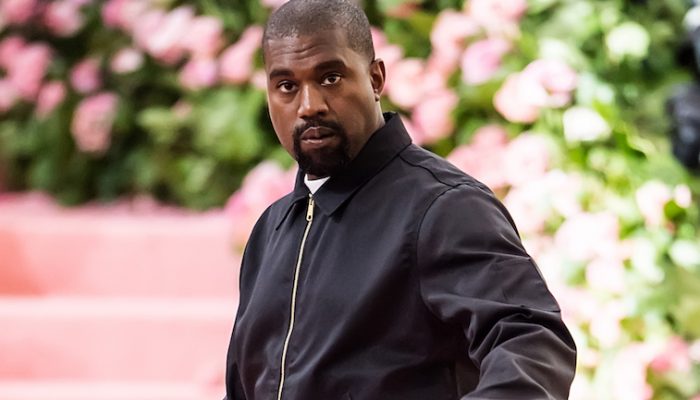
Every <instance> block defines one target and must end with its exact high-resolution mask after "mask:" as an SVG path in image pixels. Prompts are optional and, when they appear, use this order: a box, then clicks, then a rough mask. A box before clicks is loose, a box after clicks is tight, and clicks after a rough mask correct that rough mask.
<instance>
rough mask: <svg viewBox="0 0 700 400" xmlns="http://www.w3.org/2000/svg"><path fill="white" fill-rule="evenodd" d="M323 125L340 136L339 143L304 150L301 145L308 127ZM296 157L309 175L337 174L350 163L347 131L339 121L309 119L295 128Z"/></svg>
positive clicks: (321, 176)
mask: <svg viewBox="0 0 700 400" xmlns="http://www.w3.org/2000/svg"><path fill="white" fill-rule="evenodd" d="M313 127H323V128H325V129H327V130H328V131H330V132H331V134H332V135H333V136H335V137H337V138H338V143H337V144H336V145H333V146H325V147H322V148H318V149H313V150H308V151H304V150H303V149H302V146H301V135H302V133H304V131H305V130H306V129H308V128H313ZM293 137H294V157H295V158H296V160H297V163H299V168H300V169H301V170H302V171H304V172H305V173H306V174H308V175H313V176H316V177H318V178H323V177H326V176H331V175H335V174H337V173H338V172H340V171H342V170H343V169H345V168H346V167H347V165H348V164H349V163H350V160H351V157H350V142H349V140H348V135H347V132H345V129H343V127H342V126H340V125H339V124H338V123H336V122H333V121H322V120H320V119H309V120H306V121H305V122H304V124H302V125H299V126H296V127H295V128H294V136H293Z"/></svg>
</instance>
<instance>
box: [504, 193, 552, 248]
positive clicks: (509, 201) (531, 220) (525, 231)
mask: <svg viewBox="0 0 700 400" xmlns="http://www.w3.org/2000/svg"><path fill="white" fill-rule="evenodd" d="M547 200H548V198H547V191H546V188H545V187H543V186H542V184H541V182H539V181H535V182H531V183H530V185H525V186H522V187H517V188H511V189H510V190H509V191H508V194H507V195H506V197H505V198H504V199H503V203H504V204H505V205H506V207H507V208H508V211H509V212H510V214H511V215H512V217H513V220H514V221H515V224H516V226H517V227H518V230H519V231H520V234H521V235H523V236H528V235H535V234H540V233H541V232H542V231H543V230H544V228H545V223H546V222H547V219H548V218H549V217H550V215H551V209H550V205H549V204H548V201H547Z"/></svg>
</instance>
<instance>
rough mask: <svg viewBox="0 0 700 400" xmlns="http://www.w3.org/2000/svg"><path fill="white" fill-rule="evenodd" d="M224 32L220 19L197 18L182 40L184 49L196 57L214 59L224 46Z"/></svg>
mask: <svg viewBox="0 0 700 400" xmlns="http://www.w3.org/2000/svg"><path fill="white" fill-rule="evenodd" d="M223 31H224V26H223V24H222V23H221V20H219V19H218V18H215V17H210V16H198V17H195V18H194V20H192V23H191V25H190V27H189V29H188V30H187V34H186V35H185V37H183V38H182V47H184V48H185V49H186V50H188V51H189V52H190V54H192V55H193V56H195V57H213V56H214V55H215V54H216V52H217V51H219V50H220V49H221V46H222V44H223V38H222V34H223Z"/></svg>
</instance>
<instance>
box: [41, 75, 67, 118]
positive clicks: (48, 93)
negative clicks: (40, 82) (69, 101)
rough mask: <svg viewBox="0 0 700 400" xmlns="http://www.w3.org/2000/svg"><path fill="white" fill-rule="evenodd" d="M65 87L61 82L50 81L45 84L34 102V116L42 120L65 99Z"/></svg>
mask: <svg viewBox="0 0 700 400" xmlns="http://www.w3.org/2000/svg"><path fill="white" fill-rule="evenodd" d="M65 97H66V85H64V84H63V82H61V81H52V82H49V83H47V84H45V85H44V86H43V87H42V88H41V90H40V91H39V95H38V97H37V100H36V114H37V116H38V117H39V118H44V117H46V116H47V115H49V114H51V112H52V111H53V110H54V109H55V108H56V107H57V106H58V105H59V104H61V102H62V101H63V99H65Z"/></svg>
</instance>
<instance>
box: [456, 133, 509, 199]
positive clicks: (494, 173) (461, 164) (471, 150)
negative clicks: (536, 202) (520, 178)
mask: <svg viewBox="0 0 700 400" xmlns="http://www.w3.org/2000/svg"><path fill="white" fill-rule="evenodd" d="M507 143H508V134H507V132H506V131H505V129H504V128H503V127H502V126H500V125H486V126H483V127H481V128H479V129H478V130H477V131H476V132H474V137H473V139H472V143H471V144H470V145H468V146H467V145H463V146H459V147H457V148H456V149H454V150H453V151H452V153H450V154H449V155H448V156H447V160H448V161H450V162H451V163H452V164H454V165H455V166H456V167H457V168H459V169H461V170H462V171H464V172H466V173H467V174H469V175H471V176H473V177H474V178H476V179H478V180H480V181H481V182H483V183H484V184H485V185H487V186H488V187H490V188H491V189H498V188H501V187H503V186H505V184H506V178H505V174H504V173H503V172H504V171H503V168H502V165H503V156H504V154H505V149H506V145H507Z"/></svg>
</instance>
